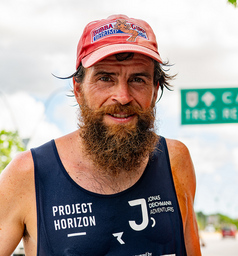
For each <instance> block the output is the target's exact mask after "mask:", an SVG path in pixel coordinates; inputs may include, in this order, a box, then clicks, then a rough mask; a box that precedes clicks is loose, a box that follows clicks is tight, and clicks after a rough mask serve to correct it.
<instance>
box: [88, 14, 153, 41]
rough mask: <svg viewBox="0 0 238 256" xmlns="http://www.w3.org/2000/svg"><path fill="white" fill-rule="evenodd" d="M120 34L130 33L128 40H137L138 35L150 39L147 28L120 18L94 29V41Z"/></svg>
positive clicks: (92, 33)
mask: <svg viewBox="0 0 238 256" xmlns="http://www.w3.org/2000/svg"><path fill="white" fill-rule="evenodd" d="M118 34H128V35H129V37H128V39H127V41H128V42H135V41H136V38H137V37H138V36H139V37H142V38H144V39H147V40H148V37H147V34H146V31H145V29H143V28H142V27H140V26H138V25H136V24H133V23H129V22H127V21H126V20H124V19H118V20H116V22H112V23H108V24H105V25H103V26H101V27H99V28H96V29H94V30H92V32H91V35H92V42H96V41H97V40H99V39H102V38H104V37H106V36H111V35H118Z"/></svg>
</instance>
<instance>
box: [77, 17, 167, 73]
mask: <svg viewBox="0 0 238 256" xmlns="http://www.w3.org/2000/svg"><path fill="white" fill-rule="evenodd" d="M122 52H135V53H140V54H144V55H146V56H149V57H151V58H152V59H154V60H156V61H158V62H160V63H162V59H161V57H160V55H159V52H158V46H157V42H156V37H155V34H154V32H153V30H152V28H151V27H150V25H149V24H148V23H147V22H145V21H143V20H140V19H134V18H128V17H127V16H126V15H122V14H119V15H112V16H109V17H108V18H107V19H102V20H96V21H92V22H90V23H88V24H87V25H86V27H85V29H84V31H83V34H82V36H81V38H80V40H79V43H78V47H77V61H76V69H78V67H79V65H80V63H82V65H83V66H84V67H85V68H89V67H91V66H93V65H94V64H96V63H97V62H99V61H101V60H102V59H104V58H106V57H108V56H110V55H113V54H117V53H122Z"/></svg>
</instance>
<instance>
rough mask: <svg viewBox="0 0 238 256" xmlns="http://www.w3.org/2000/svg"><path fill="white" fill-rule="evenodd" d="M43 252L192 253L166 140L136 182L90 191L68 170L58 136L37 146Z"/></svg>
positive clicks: (64, 255)
mask: <svg viewBox="0 0 238 256" xmlns="http://www.w3.org/2000/svg"><path fill="white" fill-rule="evenodd" d="M31 151H32V155H33V160H34V168H35V187H36V204H37V236H38V239H37V240H38V241H37V256H51V255H52V256H53V255H54V256H165V255H166V256H169V255H170V256H175V255H176V256H186V250H185V244H184V234H183V225H182V218H181V213H180V209H179V205H178V200H177V196H176V191H175V187H174V183H173V178H172V173H171V167H170V162H169V155H168V150H167V146H166V141H165V139H164V138H163V137H160V140H159V142H158V147H157V150H155V151H154V153H153V155H152V157H151V158H150V160H149V162H148V164H147V166H146V169H145V171H144V173H143V174H142V176H141V178H140V179H139V181H137V182H136V183H135V184H134V185H133V186H132V187H130V188H128V189H126V190H124V191H122V192H119V193H116V194H112V195H101V194H97V193H93V192H90V191H88V190H85V189H84V188H82V187H81V186H79V185H78V184H77V183H76V182H75V181H74V180H73V179H72V178H71V177H70V176H69V175H68V173H67V171H66V170H65V168H64V166H63V164H62V162H61V160H60V157H59V155H58V152H57V148H56V145H55V142H54V140H52V141H50V142H48V143H46V144H44V145H42V146H40V147H38V148H35V149H32V150H31Z"/></svg>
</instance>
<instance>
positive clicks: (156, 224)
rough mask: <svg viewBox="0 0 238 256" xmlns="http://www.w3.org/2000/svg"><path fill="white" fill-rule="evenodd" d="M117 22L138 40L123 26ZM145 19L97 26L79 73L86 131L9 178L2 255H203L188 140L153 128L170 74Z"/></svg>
mask: <svg viewBox="0 0 238 256" xmlns="http://www.w3.org/2000/svg"><path fill="white" fill-rule="evenodd" d="M117 20H125V23H127V24H128V26H130V28H131V29H134V30H135V32H136V33H134V34H136V35H137V36H136V37H135V40H134V41H133V42H132V41H131V40H128V39H129V38H130V37H131V33H129V34H128V33H127V32H125V31H122V30H120V29H115V24H116V23H117ZM163 65H164V63H163V61H162V60H161V57H160V55H159V53H158V49H157V43H156V39H155V35H154V33H153V31H152V29H151V27H150V26H149V25H148V24H147V23H146V22H145V21H142V20H138V19H132V18H128V17H127V16H124V15H113V16H110V17H109V18H107V19H104V20H99V21H94V22H91V23H89V24H88V25H87V26H86V28H85V30H84V32H83V34H82V37H81V39H80V41H79V44H78V49H77V64H76V70H77V71H76V72H75V73H74V74H73V75H72V78H73V84H74V95H75V98H76V100H77V102H78V104H79V109H80V115H79V124H78V125H79V128H78V129H77V130H76V131H75V132H73V133H71V134H68V135H66V136H64V137H61V138H58V139H56V140H52V141H50V142H48V143H46V144H44V145H42V146H40V147H38V148H35V149H32V150H30V151H27V152H24V153H21V154H20V155H18V156H17V157H16V158H15V159H14V160H13V161H12V162H11V164H10V165H9V166H8V167H7V168H6V170H5V171H4V172H3V173H2V175H1V181H0V194H1V197H0V255H4V256H8V255H11V253H12V252H13V250H14V248H15V247H16V245H17V244H18V242H19V241H20V239H21V238H22V237H23V240H24V246H25V252H26V256H33V255H37V256H49V255H65V256H66V255H75V256H76V255H85V256H86V255H88V256H92V255H94V256H95V255H100V256H102V255H107V256H110V255H113V256H117V255H118V256H119V255H120V256H122V255H123V256H124V255H128V256H134V255H152V256H157V255H161V256H163V255H164V256H165V255H171V256H172V255H176V256H182V255H183V256H184V255H190V256H197V255H201V253H200V246H199V238H198V231H197V223H196V217H195V214H194V210H193V200H194V196H195V173H194V168H193V164H192V161H191V158H190V155H189V152H188V149H187V148H186V146H185V145H184V144H182V143H181V142H179V141H175V140H171V139H165V138H164V137H162V136H158V135H157V134H156V133H155V131H154V121H155V103H156V100H157V96H158V91H159V89H161V90H162V92H163V89H164V87H166V88H169V83H168V81H169V79H170V78H171V77H170V76H169V75H168V74H166V73H165V71H163V69H162V66H163Z"/></svg>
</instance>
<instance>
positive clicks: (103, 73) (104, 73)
mask: <svg viewBox="0 0 238 256" xmlns="http://www.w3.org/2000/svg"><path fill="white" fill-rule="evenodd" d="M98 75H108V76H112V75H116V73H114V72H107V71H100V70H99V71H98V72H96V73H95V74H94V76H98Z"/></svg>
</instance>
